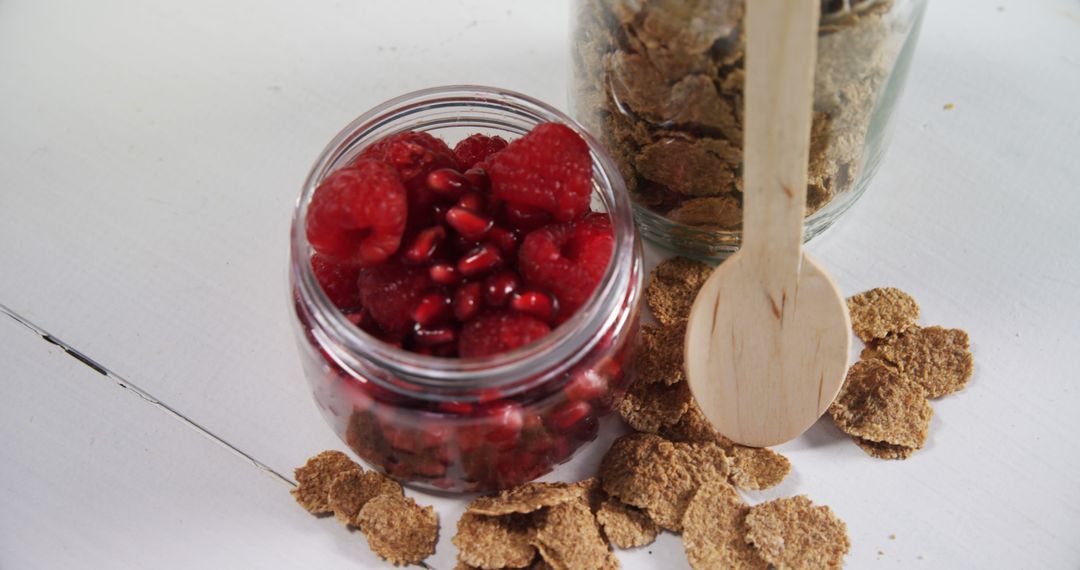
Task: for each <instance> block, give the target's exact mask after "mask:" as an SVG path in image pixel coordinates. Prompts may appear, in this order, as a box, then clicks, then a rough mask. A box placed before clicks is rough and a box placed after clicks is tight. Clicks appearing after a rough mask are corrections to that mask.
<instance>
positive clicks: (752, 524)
mask: <svg viewBox="0 0 1080 570" xmlns="http://www.w3.org/2000/svg"><path fill="white" fill-rule="evenodd" d="M746 526H747V529H748V530H747V533H746V539H747V541H748V542H750V543H751V544H753V545H754V546H755V547H757V551H758V554H760V555H761V557H762V558H764V559H765V561H766V562H768V563H769V564H772V565H773V566H774V567H776V569H777V570H788V569H790V570H797V569H804V568H805V569H810V568H841V567H842V566H843V562H844V555H845V554H847V551H848V549H849V548H851V542H850V541H849V540H848V537H847V525H845V524H844V521H842V520H840V519H838V518H837V517H836V515H835V514H833V512H832V509H830V508H829V507H826V506H820V507H815V506H814V504H813V503H812V502H810V500H809V499H807V498H806V496H804V495H799V496H797V497H789V498H784V499H776V500H775V501H769V502H768V503H762V504H760V505H757V506H754V507H751V508H750V512H749V513H748V514H747V515H746Z"/></svg>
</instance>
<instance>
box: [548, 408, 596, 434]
mask: <svg viewBox="0 0 1080 570" xmlns="http://www.w3.org/2000/svg"><path fill="white" fill-rule="evenodd" d="M591 408H592V407H591V406H589V404H588V403H587V402H566V403H565V404H562V405H560V406H559V407H558V408H555V410H554V411H553V412H551V423H552V424H554V426H555V427H557V428H559V429H570V428H572V427H574V424H576V423H578V422H580V421H581V420H582V419H584V418H585V417H586V416H588V415H589V412H590V411H591Z"/></svg>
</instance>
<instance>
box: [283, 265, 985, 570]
mask: <svg viewBox="0 0 1080 570" xmlns="http://www.w3.org/2000/svg"><path fill="white" fill-rule="evenodd" d="M711 270H712V269H711V268H710V267H709V266H708V265H705V264H703V263H700V262H697V261H692V260H688V259H684V258H674V259H670V260H667V261H664V262H663V263H661V264H660V265H659V266H657V267H656V269H655V270H654V271H653V273H652V276H651V278H650V283H649V287H648V289H647V291H646V295H645V297H646V301H647V303H648V305H649V308H650V309H651V311H652V313H653V316H654V317H655V318H656V320H657V322H658V324H657V325H645V326H644V328H643V333H642V347H641V349H640V350H639V351H638V358H637V362H636V366H637V371H638V374H637V377H636V379H635V381H634V383H633V384H632V385H631V387H630V389H629V391H628V393H627V395H626V398H625V399H624V400H623V402H622V404H621V405H620V408H619V411H620V413H621V415H622V416H623V418H624V419H625V421H626V423H627V424H629V425H630V427H632V428H633V429H634V430H635V432H634V433H630V434H628V435H625V436H623V437H621V438H619V439H617V440H616V441H615V442H614V443H613V444H612V446H611V448H610V449H609V450H608V451H607V453H606V454H605V456H604V458H603V459H602V461H601V464H600V468H599V472H598V473H597V474H596V476H595V477H592V478H589V479H586V480H584V481H579V482H576V483H527V484H524V485H521V486H518V487H515V488H513V489H508V490H506V491H503V492H501V493H498V494H496V495H493V496H486V497H480V498H477V499H475V500H474V501H472V502H471V503H470V504H469V505H468V507H467V509H466V511H465V513H464V514H463V515H462V516H461V518H460V519H459V520H458V522H457V532H456V534H455V535H454V537H453V540H452V542H453V544H454V546H456V547H457V549H458V565H457V570H472V569H482V570H498V569H504V568H526V569H555V570H609V569H613V568H619V561H618V559H617V558H616V557H615V555H614V553H613V547H615V548H620V549H628V548H637V547H642V546H646V545H649V544H651V543H652V542H653V541H654V540H656V537H657V536H658V535H659V534H660V533H661V532H663V531H669V532H674V533H680V534H681V538H682V542H683V546H684V548H685V550H686V556H687V560H688V562H689V563H690V566H691V567H692V568H694V569H695V570H699V569H706V568H751V569H766V568H770V567H772V568H777V569H779V570H786V569H791V570H796V569H811V568H841V567H842V566H843V560H844V556H845V555H846V554H847V552H848V550H849V549H850V547H851V543H850V541H849V539H848V536H847V527H846V525H845V524H844V522H843V521H842V520H840V519H839V518H838V517H837V516H836V515H835V514H834V513H833V512H832V510H831V509H830V508H829V507H827V506H823V505H815V504H814V503H813V502H811V501H810V500H809V499H808V498H807V497H805V496H802V495H799V496H795V497H785V498H780V499H775V500H772V501H768V502H765V503H761V504H758V505H749V504H747V503H745V502H744V501H743V499H742V498H741V496H740V495H739V492H738V491H737V489H742V490H761V489H767V488H770V487H774V486H776V485H777V484H779V483H780V482H781V481H782V480H783V479H784V478H785V477H786V476H787V474H788V472H789V471H790V470H791V464H790V462H789V461H788V460H787V458H786V457H784V456H783V455H780V454H779V453H776V452H775V451H772V450H770V449H766V448H752V447H745V446H742V445H738V444H736V443H734V442H732V441H731V440H729V439H727V438H725V437H724V436H722V435H721V434H719V433H717V432H716V431H715V430H714V429H713V428H712V426H711V425H710V424H709V422H708V420H706V419H705V417H704V415H703V414H702V412H701V410H700V409H699V408H698V406H697V404H696V402H694V399H693V396H692V394H691V393H690V389H689V386H688V385H687V382H686V378H685V375H684V374H683V365H682V360H683V358H682V350H683V348H682V347H683V336H684V334H685V330H686V319H687V317H688V316H689V312H690V307H691V305H692V304H693V300H694V297H695V296H696V295H697V292H698V290H699V289H700V288H701V286H702V285H703V284H704V282H705V280H706V279H707V278H708V276H709V274H710V273H711ZM848 307H849V310H850V313H851V320H852V327H853V329H854V331H855V334H856V335H857V336H858V337H859V338H860V339H862V340H863V341H864V342H865V343H866V349H865V350H864V351H863V352H862V355H861V359H860V360H859V362H857V363H855V364H854V365H853V366H852V367H851V368H850V369H849V371H848V376H847V379H846V381H845V384H844V386H843V388H841V391H840V394H839V396H837V399H836V401H835V402H834V403H833V405H832V406H831V407H830V408H829V414H830V415H831V416H832V418H833V420H834V421H835V423H836V425H837V426H838V427H839V428H840V429H841V430H842V431H843V432H844V433H846V434H847V435H849V436H851V438H852V439H853V440H854V441H855V443H856V444H857V445H858V446H859V447H860V448H861V449H863V450H864V451H866V452H867V453H868V454H870V455H872V456H874V457H878V458H884V459H906V458H908V457H910V456H911V454H912V453H913V452H914V451H916V450H918V449H920V448H922V447H923V445H924V444H925V442H926V437H927V432H928V429H929V423H930V418H931V417H932V415H933V410H932V409H931V407H930V404H929V399H931V398H939V397H941V396H944V395H947V394H951V393H954V392H956V391H958V390H960V389H962V388H963V387H964V386H965V385H966V383H967V381H968V380H969V379H970V378H971V375H972V370H973V358H972V355H971V352H970V351H969V348H968V345H969V341H968V336H967V333H965V332H964V331H961V330H958V329H944V328H941V327H936V326H932V327H925V328H923V327H920V326H919V325H918V324H917V321H918V317H919V306H918V304H916V302H915V300H914V299H912V298H911V296H909V295H907V294H906V293H904V292H902V291H900V290H898V289H892V288H884V289H873V290H871V291H867V292H865V293H861V294H859V295H856V296H854V297H852V298H850V299H849V300H848ZM296 479H297V482H298V483H299V486H298V487H297V488H296V489H295V490H294V491H293V495H294V496H295V497H296V500H297V502H298V503H300V504H301V505H302V506H303V507H304V508H305V509H307V510H308V511H310V512H312V513H314V514H326V513H333V514H334V515H335V517H337V519H338V520H339V521H341V522H342V523H344V524H348V525H353V526H356V527H359V528H360V530H361V531H363V532H364V533H365V534H366V535H367V537H368V543H369V544H370V546H371V548H372V550H373V551H375V553H376V554H378V555H379V556H381V557H382V558H384V559H386V560H388V561H390V562H393V563H394V564H416V563H420V562H421V561H422V560H423V559H424V558H426V557H427V556H429V555H431V554H432V553H433V552H434V549H435V542H436V539H437V535H438V522H437V520H436V517H435V513H434V512H433V511H432V509H431V507H426V508H421V507H420V506H418V505H417V504H416V503H415V502H414V501H412V499H408V498H406V497H404V495H403V493H402V489H401V486H400V485H399V484H397V483H396V482H394V481H392V480H390V479H388V478H386V477H384V476H382V475H380V474H378V473H375V472H366V471H364V470H363V469H362V468H361V467H360V466H359V465H357V464H355V463H353V462H352V461H351V460H350V459H349V458H348V457H347V456H345V455H344V454H343V453H340V452H336V451H327V452H323V453H321V454H319V455H317V456H316V457H313V458H312V459H310V460H309V461H308V463H307V465H305V466H304V467H301V468H299V469H297V470H296Z"/></svg>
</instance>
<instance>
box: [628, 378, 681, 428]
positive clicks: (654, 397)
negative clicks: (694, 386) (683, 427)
mask: <svg viewBox="0 0 1080 570" xmlns="http://www.w3.org/2000/svg"><path fill="white" fill-rule="evenodd" d="M693 398H694V397H693V395H691V393H690V385H689V384H687V383H686V382H679V383H678V384H673V385H671V386H668V385H666V384H660V383H654V384H649V383H647V382H645V381H644V380H642V379H640V378H635V379H634V383H633V384H631V385H630V389H629V390H627V391H626V396H625V397H623V400H622V402H620V403H619V413H620V414H621V415H622V417H623V419H624V420H626V423H627V424H629V425H630V427H632V428H634V429H635V430H637V431H643V432H649V433H655V432H656V431H657V430H659V429H660V428H661V427H664V426H669V425H672V424H674V423H676V422H678V421H679V418H681V417H682V415H683V414H684V413H685V412H686V410H687V409H688V408H689V407H690V402H692V401H693Z"/></svg>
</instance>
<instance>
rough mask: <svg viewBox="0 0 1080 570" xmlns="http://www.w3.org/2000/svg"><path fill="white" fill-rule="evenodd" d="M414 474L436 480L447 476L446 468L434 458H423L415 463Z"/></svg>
mask: <svg viewBox="0 0 1080 570" xmlns="http://www.w3.org/2000/svg"><path fill="white" fill-rule="evenodd" d="M413 473H415V474H417V475H419V476H421V477H427V478H431V479H435V478H438V477H442V476H443V475H446V466H445V465H443V464H442V463H440V462H439V461H438V460H437V459H435V458H434V457H428V458H423V459H420V460H418V461H416V462H414V463H413Z"/></svg>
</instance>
